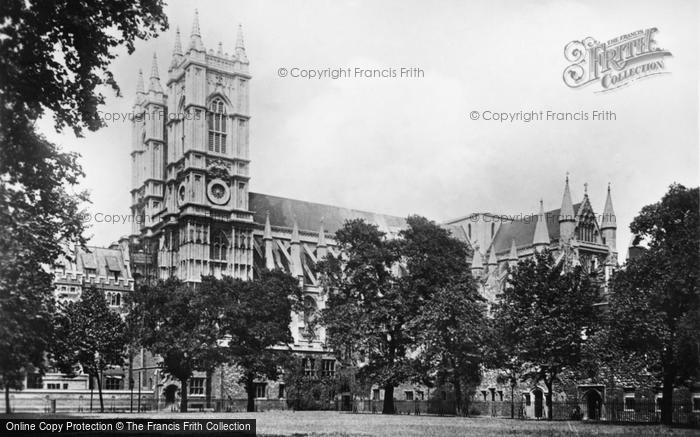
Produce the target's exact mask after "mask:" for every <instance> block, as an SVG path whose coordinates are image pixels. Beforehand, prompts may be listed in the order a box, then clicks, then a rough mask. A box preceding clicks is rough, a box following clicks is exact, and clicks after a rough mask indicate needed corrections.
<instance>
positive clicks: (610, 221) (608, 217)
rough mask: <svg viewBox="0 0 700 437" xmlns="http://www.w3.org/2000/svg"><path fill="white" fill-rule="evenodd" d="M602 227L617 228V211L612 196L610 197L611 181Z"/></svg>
mask: <svg viewBox="0 0 700 437" xmlns="http://www.w3.org/2000/svg"><path fill="white" fill-rule="evenodd" d="M600 229H601V230H602V229H617V220H616V219H615V211H614V210H613V206H612V198H611V197H610V183H608V197H607V198H606V199H605V208H604V209H603V221H602V223H601V225H600Z"/></svg>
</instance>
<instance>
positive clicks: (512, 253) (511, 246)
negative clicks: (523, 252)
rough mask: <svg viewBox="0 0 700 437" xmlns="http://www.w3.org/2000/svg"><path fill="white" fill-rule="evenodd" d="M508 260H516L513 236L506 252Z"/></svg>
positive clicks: (516, 252) (516, 249) (516, 251)
mask: <svg viewBox="0 0 700 437" xmlns="http://www.w3.org/2000/svg"><path fill="white" fill-rule="evenodd" d="M508 261H511V262H515V263H517V262H518V248H517V247H515V238H513V240H512V241H511V243H510V253H509V254H508Z"/></svg>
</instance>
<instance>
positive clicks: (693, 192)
mask: <svg viewBox="0 0 700 437" xmlns="http://www.w3.org/2000/svg"><path fill="white" fill-rule="evenodd" d="M698 195H699V193H698V188H692V189H688V188H686V187H684V186H682V185H677V184H674V185H671V187H670V188H669V190H668V192H667V193H666V194H665V195H664V197H663V198H662V199H661V201H659V202H657V203H654V204H651V205H647V206H645V207H644V208H642V210H641V212H640V213H639V215H638V216H637V217H635V219H634V220H633V221H632V224H631V225H630V230H631V231H632V232H633V233H634V234H635V235H637V237H638V238H639V239H640V240H642V241H644V242H645V243H646V246H647V247H646V249H645V250H643V251H642V252H641V254H640V255H639V256H638V257H635V258H633V259H630V260H628V262H627V264H626V265H625V266H624V268H623V269H621V270H620V271H619V272H617V273H616V274H615V275H614V277H613V280H612V284H611V291H612V292H611V297H610V317H609V318H608V321H609V324H608V326H609V329H610V333H609V334H610V335H609V336H608V337H609V338H611V339H613V340H614V341H615V345H614V346H615V348H616V350H617V351H618V354H617V356H618V357H619V356H629V355H631V354H633V355H634V356H637V357H641V358H643V360H644V361H645V362H646V366H647V369H646V370H647V371H650V372H653V373H654V374H655V375H656V376H657V377H658V380H660V381H661V382H662V384H663V401H662V406H661V415H662V422H663V423H666V424H670V423H671V420H672V415H671V410H672V395H673V387H674V386H678V385H689V384H691V383H692V382H693V381H697V380H698V376H700V375H698V369H699V368H700V363H699V362H698V360H699V358H700V357H699V356H698V351H697V334H698V332H700V289H699V288H698V271H699V267H700V259H699V249H698V248H699V247H700V223H699V220H698V215H699V214H700V212H699V210H700V207H699V205H698Z"/></svg>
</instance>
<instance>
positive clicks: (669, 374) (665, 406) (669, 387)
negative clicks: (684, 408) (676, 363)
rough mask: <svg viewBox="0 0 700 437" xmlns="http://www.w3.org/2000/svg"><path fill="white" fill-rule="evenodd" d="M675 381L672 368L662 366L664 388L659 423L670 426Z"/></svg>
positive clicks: (674, 373)
mask: <svg viewBox="0 0 700 437" xmlns="http://www.w3.org/2000/svg"><path fill="white" fill-rule="evenodd" d="M675 380H676V372H675V368H674V367H673V366H664V386H663V390H662V392H661V393H662V396H663V399H662V400H661V423H663V424H664V425H671V424H672V423H673V383H674V382H675Z"/></svg>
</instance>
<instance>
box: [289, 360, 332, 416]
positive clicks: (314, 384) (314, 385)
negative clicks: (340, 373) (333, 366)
mask: <svg viewBox="0 0 700 437" xmlns="http://www.w3.org/2000/svg"><path fill="white" fill-rule="evenodd" d="M304 359H305V357H301V356H299V355H296V354H292V355H291V356H290V357H289V359H288V360H287V361H285V363H284V366H283V372H284V384H285V390H286V392H287V398H288V399H289V400H290V401H291V406H292V408H294V409H295V410H316V409H319V408H321V409H323V407H324V406H325V405H328V403H329V402H331V401H332V400H333V398H334V396H335V393H337V392H339V391H341V390H340V389H341V387H340V386H339V381H338V379H337V378H332V377H329V376H326V375H322V374H321V371H320V369H319V367H320V366H319V364H320V363H317V362H316V361H317V360H314V361H313V366H314V369H313V371H314V373H315V374H314V375H307V373H306V372H307V369H308V367H307V365H305V364H306V363H304ZM318 361H320V360H318ZM288 402H289V401H288Z"/></svg>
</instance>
